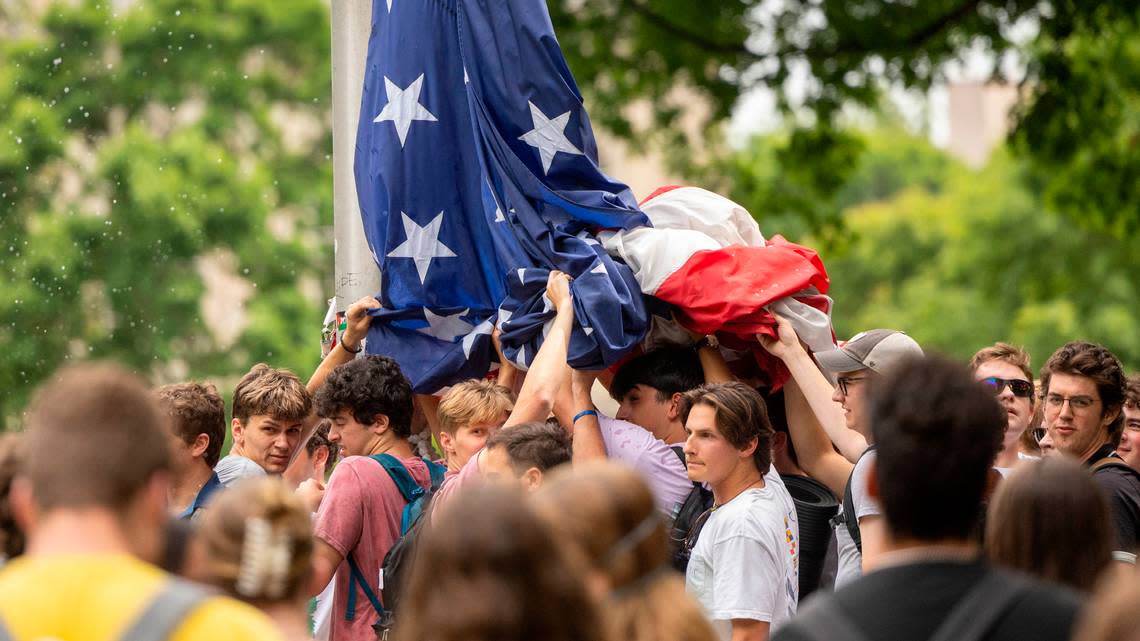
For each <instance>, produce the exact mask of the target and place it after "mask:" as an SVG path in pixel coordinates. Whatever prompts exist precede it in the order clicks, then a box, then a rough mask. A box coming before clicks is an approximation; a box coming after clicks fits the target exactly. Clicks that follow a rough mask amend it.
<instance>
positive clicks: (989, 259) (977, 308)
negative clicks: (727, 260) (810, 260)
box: [809, 132, 1140, 371]
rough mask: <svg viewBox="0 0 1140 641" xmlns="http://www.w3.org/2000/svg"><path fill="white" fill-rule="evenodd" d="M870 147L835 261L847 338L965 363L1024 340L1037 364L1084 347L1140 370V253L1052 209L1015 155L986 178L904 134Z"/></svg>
mask: <svg viewBox="0 0 1140 641" xmlns="http://www.w3.org/2000/svg"><path fill="white" fill-rule="evenodd" d="M867 148H868V152H867V153H866V155H865V156H864V159H863V161H862V162H861V163H860V165H859V166H858V167H857V168H856V170H855V171H854V173H853V178H852V180H851V181H850V182H849V183H848V184H847V185H845V186H844V188H843V190H842V191H843V193H845V194H848V197H850V198H851V199H852V200H851V203H852V204H851V206H850V207H849V208H848V209H846V210H845V217H846V222H847V229H848V231H849V234H848V240H847V243H846V244H845V245H844V246H842V247H840V248H837V249H834V250H832V251H825V252H824V259H825V261H826V263H827V267H828V271H829V273H830V275H831V279H832V287H833V289H832V293H833V296H834V297H835V314H834V321H835V326H836V332H837V333H838V334H840V335H841V336H849V335H851V334H853V333H855V332H857V331H860V330H863V329H868V328H872V327H892V328H898V329H903V330H905V331H907V332H909V333H910V334H912V335H913V336H914V337H915V338H916V340H918V341H919V342H920V343H922V345H923V346H924V347H927V348H932V349H935V350H937V351H941V352H944V353H947V354H951V355H954V356H957V357H960V358H968V357H969V356H970V355H971V354H973V352H974V351H976V350H977V349H978V348H980V347H982V346H985V345H988V344H991V343H993V342H994V341H998V340H1004V341H1010V342H1013V343H1016V344H1020V345H1024V346H1026V347H1027V348H1028V349H1029V350H1030V353H1031V354H1032V356H1033V362H1034V363H1035V367H1036V366H1039V365H1041V364H1043V363H1044V361H1045V359H1046V358H1048V356H1049V354H1051V353H1052V351H1053V350H1054V349H1056V348H1057V347H1059V346H1060V345H1062V344H1064V343H1065V342H1067V341H1070V340H1075V339H1084V340H1091V341H1094V342H1099V343H1102V344H1104V345H1107V346H1108V347H1109V348H1110V349H1112V350H1113V351H1114V352H1115V353H1116V354H1117V355H1118V356H1120V358H1121V359H1122V360H1123V361H1124V362H1125V364H1126V365H1127V366H1129V367H1130V368H1131V369H1132V370H1133V371H1135V370H1136V369H1137V368H1140V336H1138V334H1137V332H1136V330H1135V319H1136V318H1140V284H1138V283H1137V282H1136V279H1135V278H1134V274H1135V273H1136V271H1137V269H1138V268H1140V260H1138V259H1137V257H1136V255H1135V249H1134V246H1133V245H1132V244H1131V243H1129V242H1125V241H1122V240H1119V239H1115V238H1113V237H1110V236H1107V235H1104V234H1101V233H1099V232H1095V231H1089V230H1087V229H1085V228H1083V227H1081V226H1079V225H1077V224H1076V223H1074V222H1073V221H1072V220H1071V219H1070V218H1068V217H1066V216H1061V215H1058V214H1056V213H1054V212H1052V211H1051V210H1050V209H1049V208H1048V207H1046V206H1045V205H1044V204H1043V203H1042V200H1041V198H1040V197H1039V196H1038V195H1037V194H1036V193H1035V190H1034V188H1033V184H1034V183H1033V181H1032V180H1031V179H1029V178H1028V177H1027V174H1028V173H1029V172H1027V171H1026V170H1025V169H1024V167H1023V165H1022V163H1020V162H1018V161H1016V160H1013V159H1011V158H1010V157H1009V156H1008V155H1007V154H1004V153H998V154H996V155H995V158H994V159H993V160H992V161H991V163H990V165H989V166H988V167H986V169H985V170H984V171H981V172H973V171H970V170H968V169H966V168H965V167H962V166H961V165H959V164H957V163H955V162H953V161H951V160H949V159H948V158H947V157H946V156H945V155H944V154H942V153H941V152H939V151H938V150H935V149H933V148H930V147H929V146H928V145H926V144H925V143H924V142H922V141H919V140H913V139H912V140H910V141H909V142H907V141H906V140H905V139H904V137H902V136H901V135H900V134H898V133H891V132H887V133H885V134H882V133H880V134H873V135H869V136H868V137H867ZM859 201H864V202H861V203H860V202H859ZM809 242H810V241H809Z"/></svg>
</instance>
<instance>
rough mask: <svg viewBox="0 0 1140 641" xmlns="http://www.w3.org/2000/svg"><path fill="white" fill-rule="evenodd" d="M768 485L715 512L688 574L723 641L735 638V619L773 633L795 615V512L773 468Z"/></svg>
mask: <svg viewBox="0 0 1140 641" xmlns="http://www.w3.org/2000/svg"><path fill="white" fill-rule="evenodd" d="M764 481H765V485H764V487H762V488H753V489H749V490H745V491H744V492H741V493H740V495H739V496H737V497H735V498H733V499H732V500H731V501H729V502H728V503H725V504H724V505H722V506H720V507H718V508H716V509H715V510H713V512H712V514H710V515H709V518H708V521H706V522H705V526H704V528H703V529H702V530H701V534H700V537H699V538H698V539H697V544H696V545H695V546H693V553H692V557H691V558H690V559H689V568H688V570H687V571H686V573H685V588H686V589H687V590H688V591H689V593H690V594H692V595H693V596H694V597H695V598H696V599H697V602H698V603H700V604H701V607H702V608H704V611H705V614H707V615H708V618H709V620H710V621H712V624H713V627H714V628H716V631H717V634H718V635H719V636H720V638H721V639H722V640H724V641H728V640H729V639H731V638H732V620H733V619H753V620H756V621H767V622H768V623H769V624H770V625H771V631H775V630H776V629H777V628H778V627H779V626H781V625H783V624H784V623H786V622H787V621H788V620H789V619H791V618H792V617H793V616H795V614H796V602H797V601H798V600H799V591H800V587H799V586H800V558H799V545H800V528H799V522H798V520H797V519H796V507H795V503H793V502H792V497H791V496H790V495H789V494H788V490H787V488H785V487H784V482H783V481H782V480H780V475H779V474H777V473H776V471H775V469H772V470H770V471H769V472H768V474H766V475H765V476H764Z"/></svg>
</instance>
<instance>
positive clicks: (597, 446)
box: [558, 370, 607, 463]
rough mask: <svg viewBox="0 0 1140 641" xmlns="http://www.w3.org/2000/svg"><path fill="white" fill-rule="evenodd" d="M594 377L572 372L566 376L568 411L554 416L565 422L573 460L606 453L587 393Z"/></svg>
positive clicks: (590, 397)
mask: <svg viewBox="0 0 1140 641" xmlns="http://www.w3.org/2000/svg"><path fill="white" fill-rule="evenodd" d="M596 377H597V374H596V373H595V372H587V371H582V370H574V371H573V373H572V374H571V375H570V406H569V411H567V412H565V414H562V413H560V414H559V416H558V420H559V422H562V423H563V424H564V425H566V426H567V428H569V429H570V430H571V432H572V433H573V435H574V440H573V442H574V449H573V462H574V463H581V462H583V461H588V460H591V459H604V458H606V456H607V455H606V442H605V439H603V438H602V426H601V423H600V422H599V421H598V409H597V408H596V407H594V399H593V397H592V396H591V391H592V390H593V388H594V379H595V378H596ZM590 412H593V413H592V414H591V413H590ZM576 416H577V417H579V418H578V420H574V417H576Z"/></svg>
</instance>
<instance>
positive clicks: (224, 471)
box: [214, 454, 265, 486]
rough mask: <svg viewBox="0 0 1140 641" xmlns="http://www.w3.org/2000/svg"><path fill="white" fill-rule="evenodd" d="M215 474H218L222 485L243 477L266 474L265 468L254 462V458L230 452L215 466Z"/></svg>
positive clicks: (248, 477)
mask: <svg viewBox="0 0 1140 641" xmlns="http://www.w3.org/2000/svg"><path fill="white" fill-rule="evenodd" d="M214 474H217V475H218V480H219V481H221V482H222V485H225V486H230V485H232V484H234V483H236V482H237V481H240V480H242V479H251V478H257V477H259V476H265V470H264V469H262V467H261V466H260V465H258V464H257V463H254V462H253V460H252V459H248V458H246V457H244V456H238V455H237V454H230V455H229V456H226V457H224V458H223V459H222V460H220V461H218V464H217V465H215V466H214Z"/></svg>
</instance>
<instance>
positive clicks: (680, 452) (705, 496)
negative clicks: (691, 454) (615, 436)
mask: <svg viewBox="0 0 1140 641" xmlns="http://www.w3.org/2000/svg"><path fill="white" fill-rule="evenodd" d="M669 449H671V450H673V453H674V454H676V455H677V457H678V458H680V459H681V464H682V465H685V467H686V468H688V465H686V463H685V451H684V448H682V447H681V446H680V445H672V446H670V447H669ZM712 506H713V493H712V492H711V491H710V490H707V489H705V486H704V485H702V484H701V483H696V482H694V483H693V489H692V490H689V495H688V496H687V497H685V502H684V503H682V504H681V509H680V510H678V511H677V514H676V516H674V517H673V527H672V528H671V529H670V531H669V539H670V542H671V543H672V548H673V550H672V552H673V554H672V557H673V567H674V568H676V569H677V570H678V571H679V572H684V571H685V569H686V568H687V567H688V566H689V555H690V554H691V553H692V550H693V544H694V543H695V542H696V539H697V537H698V536H700V533H701V527H702V526H704V521H703V520H702V519H701V516H702V515H704V514H706V513H708V511H709V510H710V509H712Z"/></svg>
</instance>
